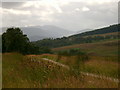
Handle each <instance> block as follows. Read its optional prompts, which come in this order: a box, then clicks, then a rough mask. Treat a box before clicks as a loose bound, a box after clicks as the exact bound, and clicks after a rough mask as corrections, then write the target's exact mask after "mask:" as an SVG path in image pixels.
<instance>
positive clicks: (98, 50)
mask: <svg viewBox="0 0 120 90" xmlns="http://www.w3.org/2000/svg"><path fill="white" fill-rule="evenodd" d="M119 42H120V40H107V41H101V42H95V43H84V44H75V45H69V46H64V47H58V48H53V49H52V50H53V51H54V52H58V51H62V50H69V49H76V48H79V49H81V50H82V51H85V52H87V54H89V55H90V56H105V57H106V56H111V57H113V56H118V46H119ZM116 60H117V59H116Z"/></svg>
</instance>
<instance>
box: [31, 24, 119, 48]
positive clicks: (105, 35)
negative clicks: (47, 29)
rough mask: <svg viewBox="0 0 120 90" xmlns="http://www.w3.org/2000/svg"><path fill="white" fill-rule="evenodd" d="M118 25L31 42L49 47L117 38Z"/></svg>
mask: <svg viewBox="0 0 120 90" xmlns="http://www.w3.org/2000/svg"><path fill="white" fill-rule="evenodd" d="M119 26H120V24H119V25H112V26H110V27H105V28H101V29H97V30H93V31H88V32H84V33H80V34H76V35H71V36H69V37H62V38H56V39H51V38H49V39H43V40H38V41H36V42H33V43H34V44H35V45H37V46H39V47H40V46H46V47H49V48H55V47H61V46H68V45H74V44H82V43H94V42H98V41H104V40H114V39H118V38H119V34H118V32H119V29H118V27H119Z"/></svg>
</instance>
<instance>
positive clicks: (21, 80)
mask: <svg viewBox="0 0 120 90" xmlns="http://www.w3.org/2000/svg"><path fill="white" fill-rule="evenodd" d="M82 78H83V76H82ZM2 81H3V88H96V87H98V88H99V87H103V88H105V87H112V88H114V87H118V83H115V82H111V81H109V80H102V79H97V78H93V77H89V76H84V79H83V80H81V77H79V76H77V77H75V76H74V75H73V74H71V72H69V71H68V70H67V69H65V68H63V67H60V66H58V65H55V64H53V63H50V62H47V61H46V62H45V61H43V60H42V59H41V58H40V57H39V56H22V55H21V54H18V53H8V54H3V79H2Z"/></svg>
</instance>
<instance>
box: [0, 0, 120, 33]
mask: <svg viewBox="0 0 120 90" xmlns="http://www.w3.org/2000/svg"><path fill="white" fill-rule="evenodd" d="M118 1H119V0H36V1H35V0H34V1H32V0H27V1H25V0H21V2H20V1H19V2H17V1H15V0H14V1H13V0H9V2H8V0H4V2H3V1H2V5H0V15H2V22H1V23H2V26H3V27H11V26H17V27H24V26H26V27H27V26H43V25H55V26H58V27H62V28H64V29H67V30H71V31H80V30H83V29H96V28H101V27H105V26H109V25H113V24H117V23H118ZM1 23H0V25H1Z"/></svg>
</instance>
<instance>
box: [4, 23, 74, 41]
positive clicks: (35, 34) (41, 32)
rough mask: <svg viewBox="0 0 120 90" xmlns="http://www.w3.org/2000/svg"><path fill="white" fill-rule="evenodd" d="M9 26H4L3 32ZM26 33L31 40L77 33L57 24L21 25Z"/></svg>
mask: <svg viewBox="0 0 120 90" xmlns="http://www.w3.org/2000/svg"><path fill="white" fill-rule="evenodd" d="M6 29H7V27H3V28H2V32H5V31H6ZM20 29H21V30H22V31H23V33H24V34H26V35H27V36H28V38H29V39H30V41H37V40H41V39H44V38H60V37H63V36H70V35H72V34H75V32H74V31H70V30H66V29H63V28H60V27H57V26H52V25H45V26H28V27H20Z"/></svg>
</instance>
